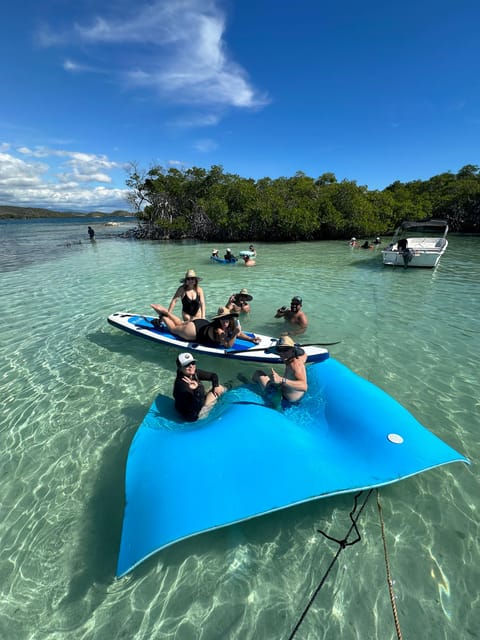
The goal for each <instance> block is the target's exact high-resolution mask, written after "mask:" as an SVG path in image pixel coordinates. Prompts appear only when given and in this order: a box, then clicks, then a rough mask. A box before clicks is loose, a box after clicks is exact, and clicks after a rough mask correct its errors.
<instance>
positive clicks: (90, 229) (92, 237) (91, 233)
mask: <svg viewBox="0 0 480 640" xmlns="http://www.w3.org/2000/svg"><path fill="white" fill-rule="evenodd" d="M87 231H88V236H89V238H90V240H94V239H95V231H94V230H93V229H92V227H88V229H87Z"/></svg>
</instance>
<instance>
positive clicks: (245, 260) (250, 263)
mask: <svg viewBox="0 0 480 640" xmlns="http://www.w3.org/2000/svg"><path fill="white" fill-rule="evenodd" d="M242 258H243V264H244V265H245V266H246V267H254V266H255V265H256V264H257V262H256V260H253V259H252V258H251V257H250V256H242Z"/></svg>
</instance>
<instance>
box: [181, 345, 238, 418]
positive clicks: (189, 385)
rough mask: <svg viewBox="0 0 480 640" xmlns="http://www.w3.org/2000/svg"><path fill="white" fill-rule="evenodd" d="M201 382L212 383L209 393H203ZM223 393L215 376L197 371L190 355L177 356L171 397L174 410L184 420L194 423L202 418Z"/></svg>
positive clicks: (208, 372)
mask: <svg viewBox="0 0 480 640" xmlns="http://www.w3.org/2000/svg"><path fill="white" fill-rule="evenodd" d="M201 380H208V381H210V382H211V383H212V388H211V389H210V391H205V387H204V386H203V384H202V383H201ZM224 392H225V388H224V387H223V386H222V385H221V384H218V376H217V374H216V373H213V372H210V371H202V370H201V369H197V361H196V360H195V358H194V357H193V356H192V354H191V353H181V354H180V355H179V356H178V358H177V377H176V378H175V384H174V386H173V397H174V398H175V409H176V410H177V411H178V413H180V415H181V416H182V417H183V418H185V420H187V421H188V422H195V421H196V420H198V418H202V417H203V416H204V415H205V414H206V413H207V412H208V410H209V409H210V408H211V407H212V405H213V404H214V403H215V402H216V401H217V398H219V397H220V396H221V395H222V393H224Z"/></svg>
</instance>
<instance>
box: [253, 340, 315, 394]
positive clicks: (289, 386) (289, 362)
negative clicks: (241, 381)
mask: <svg viewBox="0 0 480 640" xmlns="http://www.w3.org/2000/svg"><path fill="white" fill-rule="evenodd" d="M266 353H275V354H277V355H278V356H279V357H280V358H281V360H282V362H283V363H284V364H285V372H284V374H283V376H281V375H279V374H278V373H277V372H276V371H275V369H273V368H272V369H270V374H268V373H266V372H265V371H255V373H254V374H253V380H254V382H258V384H259V385H260V386H261V388H262V390H263V391H265V392H266V394H267V396H268V395H270V393H272V392H273V391H275V389H278V388H279V389H280V390H281V393H282V398H283V400H284V401H286V402H287V403H289V404H296V403H297V402H300V400H301V399H302V398H303V396H304V395H305V392H306V391H307V389H308V384H307V372H306V369H305V363H306V361H307V355H306V353H305V351H304V350H303V349H302V348H301V347H300V346H299V345H298V344H296V343H295V342H294V341H293V340H292V338H291V337H290V336H289V335H287V334H284V335H281V336H280V338H279V339H278V340H277V343H276V344H275V346H273V347H270V348H269V349H267V350H266Z"/></svg>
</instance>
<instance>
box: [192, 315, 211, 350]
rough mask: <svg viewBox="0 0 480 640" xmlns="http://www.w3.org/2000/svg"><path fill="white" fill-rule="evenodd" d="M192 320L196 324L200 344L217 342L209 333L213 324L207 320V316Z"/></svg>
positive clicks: (197, 339) (196, 337)
mask: <svg viewBox="0 0 480 640" xmlns="http://www.w3.org/2000/svg"><path fill="white" fill-rule="evenodd" d="M192 322H193V324H194V325H195V331H196V336H195V340H196V341H197V342H200V344H212V343H213V344H215V343H214V341H213V340H212V339H211V337H210V334H209V329H210V327H211V326H212V323H211V322H209V321H208V320H205V318H197V319H196V320H192Z"/></svg>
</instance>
